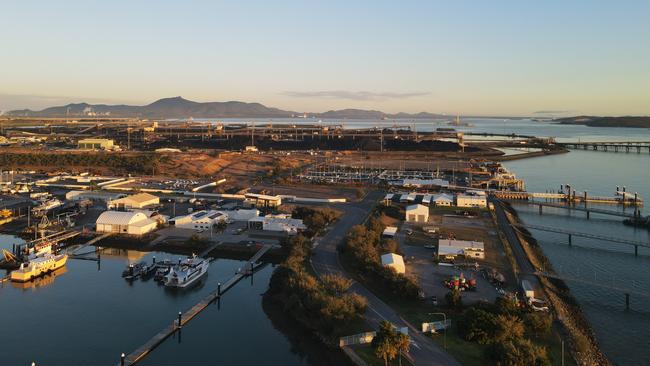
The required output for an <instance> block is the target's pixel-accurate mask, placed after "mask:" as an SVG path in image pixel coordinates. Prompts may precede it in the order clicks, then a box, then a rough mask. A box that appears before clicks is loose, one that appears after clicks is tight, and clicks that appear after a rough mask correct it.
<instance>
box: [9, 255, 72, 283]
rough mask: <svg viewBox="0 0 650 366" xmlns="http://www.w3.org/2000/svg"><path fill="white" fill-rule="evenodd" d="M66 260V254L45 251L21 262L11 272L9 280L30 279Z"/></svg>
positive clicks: (54, 269) (55, 267) (25, 280)
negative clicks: (18, 266)
mask: <svg viewBox="0 0 650 366" xmlns="http://www.w3.org/2000/svg"><path fill="white" fill-rule="evenodd" d="M67 260H68V255H67V254H53V253H45V254H43V255H39V256H36V257H32V258H30V259H29V261H27V262H24V263H21V264H20V268H18V269H17V270H15V271H12V272H11V280H12V281H14V282H27V281H31V280H33V279H35V278H37V277H40V276H42V275H44V274H46V273H51V272H54V271H56V270H57V269H59V268H61V267H63V266H65V263H66V261H67Z"/></svg>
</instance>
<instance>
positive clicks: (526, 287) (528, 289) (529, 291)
mask: <svg viewBox="0 0 650 366" xmlns="http://www.w3.org/2000/svg"><path fill="white" fill-rule="evenodd" d="M521 289H522V290H523V291H524V296H526V298H527V299H533V298H535V290H534V289H533V285H531V284H530V282H529V281H528V280H521Z"/></svg>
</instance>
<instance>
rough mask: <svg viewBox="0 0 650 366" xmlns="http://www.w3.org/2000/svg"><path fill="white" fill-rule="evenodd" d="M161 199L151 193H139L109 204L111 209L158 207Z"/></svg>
mask: <svg viewBox="0 0 650 366" xmlns="http://www.w3.org/2000/svg"><path fill="white" fill-rule="evenodd" d="M159 204H160V198H158V196H154V195H153V194H149V193H138V194H134V195H131V196H126V197H123V198H119V199H116V200H113V201H110V202H108V208H109V209H113V208H116V209H127V210H128V209H131V208H145V207H152V206H157V205H159Z"/></svg>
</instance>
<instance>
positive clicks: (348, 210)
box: [311, 191, 460, 366]
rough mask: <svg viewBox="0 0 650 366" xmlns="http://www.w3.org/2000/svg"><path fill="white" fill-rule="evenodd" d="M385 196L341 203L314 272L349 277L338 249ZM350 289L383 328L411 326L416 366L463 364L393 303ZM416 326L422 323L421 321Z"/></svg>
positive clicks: (370, 319)
mask: <svg viewBox="0 0 650 366" xmlns="http://www.w3.org/2000/svg"><path fill="white" fill-rule="evenodd" d="M383 195H384V193H383V192H380V191H373V192H370V193H369V194H368V195H367V196H366V197H365V198H364V199H363V201H362V202H359V203H348V204H345V205H341V206H340V208H341V209H342V210H343V211H344V214H343V216H342V217H341V218H340V219H339V221H338V223H337V224H336V225H335V226H334V227H333V228H331V229H330V230H329V231H328V233H327V234H326V235H325V236H324V237H322V238H321V239H320V240H319V242H318V245H317V247H316V248H315V249H314V255H313V256H312V258H311V262H312V266H313V267H314V271H315V272H316V273H317V274H318V275H319V276H320V275H324V274H339V275H341V276H344V277H349V276H348V275H347V274H346V273H345V271H344V270H343V267H342V266H341V263H340V262H339V257H338V252H337V250H336V248H337V246H338V245H339V244H341V243H342V242H343V240H344V239H345V236H346V235H347V233H348V231H349V230H350V229H351V228H352V227H353V226H354V225H358V224H361V223H362V222H363V221H364V220H365V218H366V217H367V215H368V214H369V213H370V210H371V209H372V207H374V206H375V205H376V204H377V201H378V200H379V199H381V198H383ZM350 290H351V291H354V292H355V293H357V294H359V295H361V296H364V297H365V298H366V299H368V309H367V310H366V314H365V318H366V320H367V321H368V322H369V323H370V324H371V325H372V326H374V327H377V328H379V323H380V322H381V321H383V320H387V321H389V322H391V323H393V324H394V325H395V326H397V327H399V328H401V327H409V328H410V329H409V335H410V337H411V340H412V343H411V351H410V355H411V357H412V358H413V360H414V362H415V364H416V365H435V366H440V365H454V366H455V365H460V364H459V363H458V361H456V360H455V359H454V358H453V357H452V356H451V355H449V354H448V353H447V352H445V351H444V350H443V349H442V348H440V347H439V346H438V345H437V344H436V343H434V342H433V341H432V340H431V339H429V338H428V337H426V336H425V335H423V334H422V333H420V331H419V329H415V328H412V327H410V326H409V324H408V323H406V322H405V321H404V320H403V319H402V318H401V317H400V316H399V315H398V314H397V313H396V312H395V311H393V309H392V308H391V307H390V306H388V305H387V304H386V303H385V302H383V301H382V300H380V299H379V298H378V297H377V296H375V295H374V294H373V293H372V292H370V291H369V290H368V289H366V288H365V287H363V286H362V285H361V284H359V283H358V282H354V283H353V285H352V287H351V288H350ZM416 326H419V324H417V325H416Z"/></svg>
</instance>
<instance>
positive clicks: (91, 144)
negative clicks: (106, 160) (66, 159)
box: [77, 139, 117, 150]
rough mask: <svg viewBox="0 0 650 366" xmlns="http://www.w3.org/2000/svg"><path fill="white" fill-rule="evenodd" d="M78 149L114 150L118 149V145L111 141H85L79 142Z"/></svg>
mask: <svg viewBox="0 0 650 366" xmlns="http://www.w3.org/2000/svg"><path fill="white" fill-rule="evenodd" d="M77 147H78V148H79V149H88V150H113V149H115V148H117V145H115V142H114V141H113V140H109V139H83V140H79V141H77Z"/></svg>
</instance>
